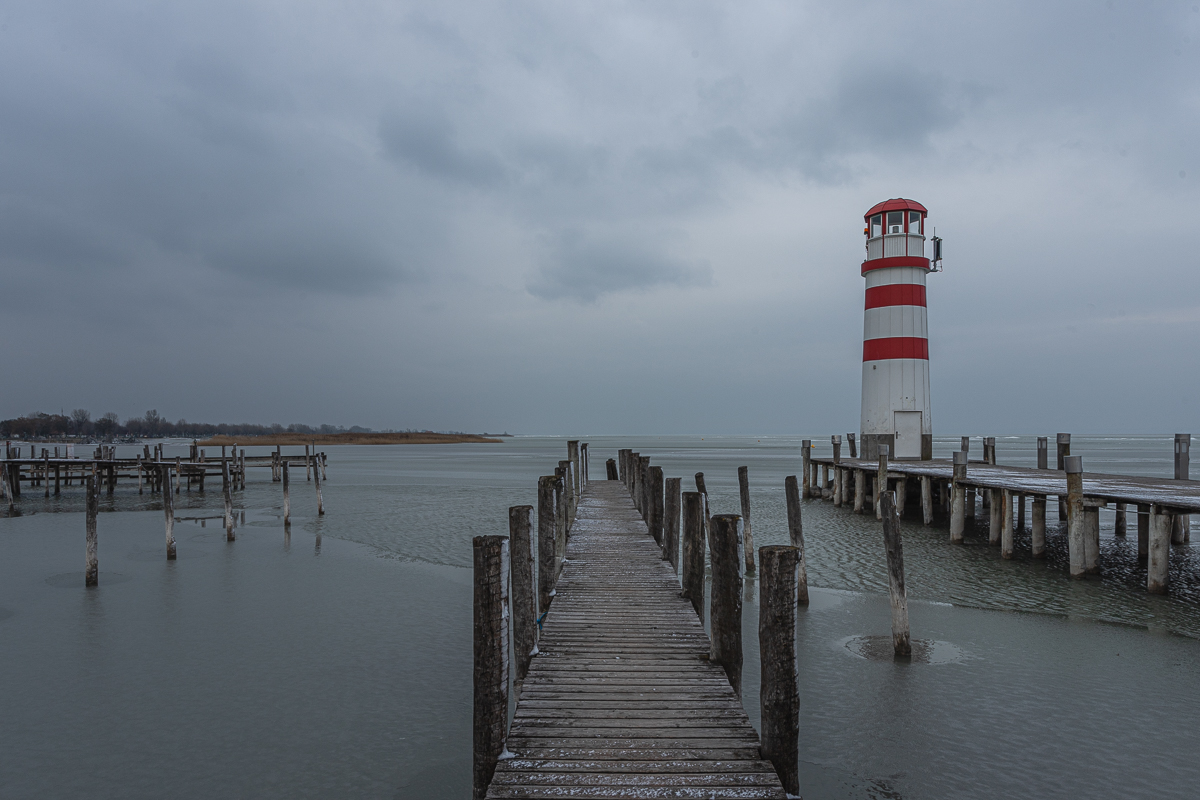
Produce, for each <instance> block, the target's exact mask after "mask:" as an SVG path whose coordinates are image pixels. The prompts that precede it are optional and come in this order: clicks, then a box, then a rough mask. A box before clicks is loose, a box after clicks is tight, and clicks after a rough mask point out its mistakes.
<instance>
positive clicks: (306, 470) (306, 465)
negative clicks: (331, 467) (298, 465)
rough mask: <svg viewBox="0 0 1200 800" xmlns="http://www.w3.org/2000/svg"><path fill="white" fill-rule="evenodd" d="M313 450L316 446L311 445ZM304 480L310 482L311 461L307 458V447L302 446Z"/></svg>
mask: <svg viewBox="0 0 1200 800" xmlns="http://www.w3.org/2000/svg"><path fill="white" fill-rule="evenodd" d="M313 449H314V450H315V449H316V445H313ZM304 480H306V481H311V480H312V459H311V458H310V457H309V453H308V445H304Z"/></svg>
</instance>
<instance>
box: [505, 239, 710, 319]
mask: <svg viewBox="0 0 1200 800" xmlns="http://www.w3.org/2000/svg"><path fill="white" fill-rule="evenodd" d="M711 282H712V268H711V267H710V266H709V265H708V264H706V263H692V262H688V261H685V260H682V259H678V258H675V257H673V256H670V255H668V254H665V253H660V252H654V251H653V250H652V249H650V248H648V247H646V246H645V245H641V244H638V243H635V242H626V241H614V240H607V239H606V240H596V239H592V238H589V237H587V236H585V235H584V234H581V233H579V232H569V233H565V234H561V235H560V236H558V237H557V238H556V240H555V241H554V243H553V245H552V246H551V248H550V253H549V255H548V258H547V260H546V263H544V264H543V265H542V266H541V268H540V269H539V270H538V271H537V273H536V274H535V275H534V276H533V277H532V278H531V280H530V281H529V283H528V284H527V285H526V287H527V288H528V290H529V292H530V293H531V294H533V295H535V296H537V297H541V298H544V299H547V300H558V299H568V300H574V301H576V302H579V303H594V302H595V301H596V300H598V299H599V298H601V297H603V296H604V295H608V294H614V293H617V292H628V291H639V290H646V289H650V288H653V287H657V286H674V287H677V288H685V287H691V286H707V285H709V284H711Z"/></svg>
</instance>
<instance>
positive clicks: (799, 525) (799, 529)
mask: <svg viewBox="0 0 1200 800" xmlns="http://www.w3.org/2000/svg"><path fill="white" fill-rule="evenodd" d="M783 496H784V501H785V504H786V505H787V525H788V538H789V539H790V540H791V542H792V547H794V548H796V550H797V551H798V552H799V554H800V561H799V566H798V569H799V572H798V574H797V577H796V603H797V604H798V605H802V606H806V605H808V567H807V565H806V564H805V563H804V521H803V519H802V518H801V516H800V489H799V488H798V487H797V485H796V476H795V475H789V476H787V477H786V478H784V479H783Z"/></svg>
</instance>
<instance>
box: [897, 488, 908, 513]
mask: <svg viewBox="0 0 1200 800" xmlns="http://www.w3.org/2000/svg"><path fill="white" fill-rule="evenodd" d="M907 505H908V478H899V479H897V480H896V513H897V514H899V515H900V519H904V509H905V507H906V506H907Z"/></svg>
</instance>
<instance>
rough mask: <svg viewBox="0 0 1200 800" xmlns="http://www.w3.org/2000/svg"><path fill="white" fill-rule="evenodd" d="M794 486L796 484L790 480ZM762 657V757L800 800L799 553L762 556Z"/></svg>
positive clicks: (769, 550) (773, 549)
mask: <svg viewBox="0 0 1200 800" xmlns="http://www.w3.org/2000/svg"><path fill="white" fill-rule="evenodd" d="M790 480H791V481H792V483H793V485H794V483H795V480H796V479H795V478H794V477H793V478H790ZM759 561H760V562H761V564H762V575H761V577H760V579H759V602H758V608H759V611H758V651H759V663H760V664H761V670H762V682H761V684H760V686H761V689H760V691H759V708H760V711H761V717H760V719H761V721H762V725H761V727H762V756H763V758H765V759H767V760H768V761H770V762H771V764H772V765H773V766H774V767H775V772H776V773H777V774H778V775H779V780H780V782H781V783H782V784H783V789H784V791H785V792H787V793H788V794H789V795H792V796H797V795H799V794H800V769H799V768H800V763H799V758H800V687H799V684H798V677H797V674H796V586H797V581H798V573H799V568H800V551H799V550H797V549H796V548H794V547H785V546H782V545H771V546H768V547H764V548H763V549H762V550H760V551H759Z"/></svg>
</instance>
